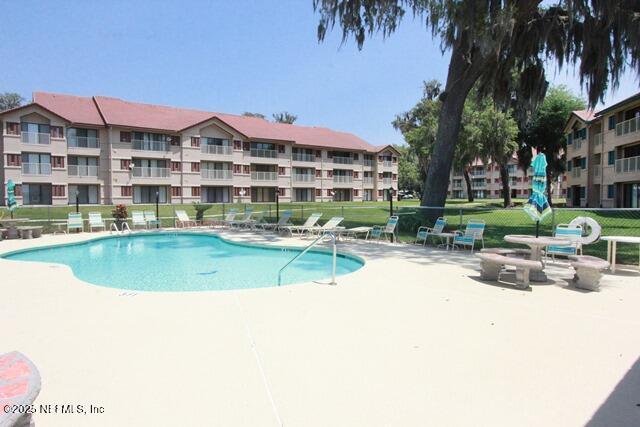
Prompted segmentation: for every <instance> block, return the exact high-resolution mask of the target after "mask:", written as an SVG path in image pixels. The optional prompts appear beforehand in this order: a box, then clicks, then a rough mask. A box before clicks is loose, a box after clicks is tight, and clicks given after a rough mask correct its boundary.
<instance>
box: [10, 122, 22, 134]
mask: <svg viewBox="0 0 640 427" xmlns="http://www.w3.org/2000/svg"><path fill="white" fill-rule="evenodd" d="M7 135H20V123H8V122H7Z"/></svg>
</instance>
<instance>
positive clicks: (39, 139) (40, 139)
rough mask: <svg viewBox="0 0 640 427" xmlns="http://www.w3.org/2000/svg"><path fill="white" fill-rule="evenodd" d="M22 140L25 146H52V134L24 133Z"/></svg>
mask: <svg viewBox="0 0 640 427" xmlns="http://www.w3.org/2000/svg"><path fill="white" fill-rule="evenodd" d="M20 135H21V136H20V139H21V141H22V142H23V143H25V144H43V145H46V144H51V134H48V133H40V132H22V133H21V134H20Z"/></svg>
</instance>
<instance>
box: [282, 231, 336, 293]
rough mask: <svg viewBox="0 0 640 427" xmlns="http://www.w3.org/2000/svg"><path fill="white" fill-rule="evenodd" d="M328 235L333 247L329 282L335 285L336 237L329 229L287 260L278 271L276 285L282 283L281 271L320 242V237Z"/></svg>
mask: <svg viewBox="0 0 640 427" xmlns="http://www.w3.org/2000/svg"><path fill="white" fill-rule="evenodd" d="M327 237H329V238H330V239H331V243H332V247H333V256H332V265H331V282H329V284H330V285H337V283H336V258H337V256H338V255H337V254H338V251H337V248H336V240H337V237H336V235H335V234H334V233H332V232H331V231H325V232H324V233H323V234H322V235H321V236H320V237H318V238H317V239H316V240H314V241H313V242H311V243H310V244H309V246H307V247H306V248H304V250H303V251H302V252H300V253H299V254H298V255H296V256H294V257H293V258H291V259H290V260H289V262H287V263H286V264H285V265H284V266H283V267H282V268H281V269H280V271H278V286H280V285H281V284H282V272H283V271H284V270H285V269H286V268H287V267H289V266H290V265H291V264H292V263H293V262H294V261H296V260H297V259H298V258H300V257H301V256H302V255H304V254H306V253H307V252H309V250H310V249H311V248H313V247H314V246H315V245H317V244H318V243H320V242H321V241H322V239H324V238H327Z"/></svg>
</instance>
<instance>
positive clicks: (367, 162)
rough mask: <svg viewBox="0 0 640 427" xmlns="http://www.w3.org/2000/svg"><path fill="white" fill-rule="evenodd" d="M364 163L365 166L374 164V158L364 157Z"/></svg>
mask: <svg viewBox="0 0 640 427" xmlns="http://www.w3.org/2000/svg"><path fill="white" fill-rule="evenodd" d="M362 165H363V166H373V160H371V159H364V160H363V161H362Z"/></svg>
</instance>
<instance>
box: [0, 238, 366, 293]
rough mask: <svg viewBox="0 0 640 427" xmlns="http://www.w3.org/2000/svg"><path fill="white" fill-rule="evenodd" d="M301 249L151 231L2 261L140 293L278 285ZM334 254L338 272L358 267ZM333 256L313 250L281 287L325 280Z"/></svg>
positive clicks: (290, 271)
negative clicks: (41, 265) (67, 270)
mask: <svg viewBox="0 0 640 427" xmlns="http://www.w3.org/2000/svg"><path fill="white" fill-rule="evenodd" d="M299 252H300V249H293V248H276V247H264V246H257V245H250V244H238V243H233V242H229V241H226V240H224V239H222V238H220V237H218V236H214V235H205V234H193V233H154V234H143V235H132V236H124V237H107V238H101V239H95V240H91V241H88V242H83V243H79V244H68V245H62V246H54V247H48V248H41V249H29V250H24V251H18V252H12V253H10V254H7V255H4V256H3V258H6V259H9V260H16V261H40V262H50V263H58V264H66V265H68V266H69V267H71V269H72V270H73V274H74V275H75V276H76V277H78V278H79V279H81V280H83V281H85V282H89V283H92V284H95V285H100V286H107V287H111V288H120V289H130V290H140V291H208V290H225V289H247V288H263V287H269V286H277V285H278V270H280V268H282V266H284V265H285V264H286V263H287V262H288V261H289V260H291V259H292V258H293V257H294V256H296V255H297V254H298V253H299ZM362 265H363V262H362V261H361V260H360V259H358V258H356V257H352V256H346V255H338V258H337V267H336V274H337V275H341V274H347V273H351V272H353V271H356V270H358V269H359V268H360V267H362ZM330 278H331V254H330V253H327V252H323V251H315V250H311V251H309V252H307V253H306V254H305V255H303V256H302V257H300V258H299V259H298V260H296V261H295V262H294V263H292V264H291V265H290V266H289V267H287V269H286V270H285V271H284V272H283V274H282V284H283V285H286V284H293V283H302V282H311V281H328V280H329V279H330Z"/></svg>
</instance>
